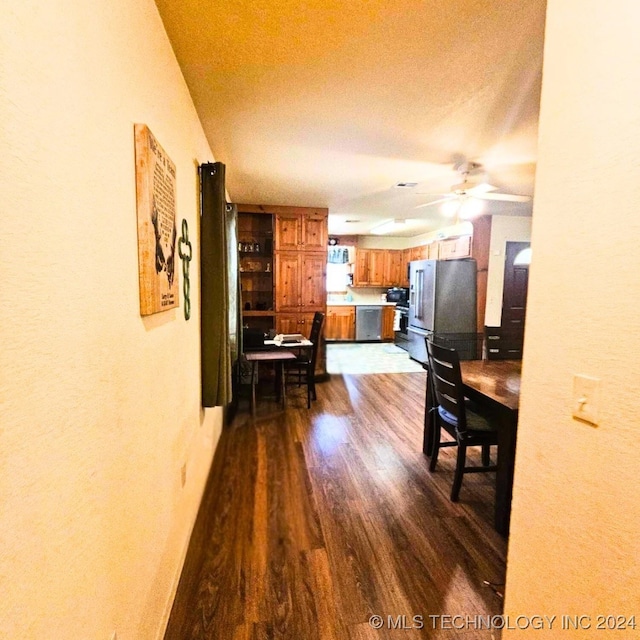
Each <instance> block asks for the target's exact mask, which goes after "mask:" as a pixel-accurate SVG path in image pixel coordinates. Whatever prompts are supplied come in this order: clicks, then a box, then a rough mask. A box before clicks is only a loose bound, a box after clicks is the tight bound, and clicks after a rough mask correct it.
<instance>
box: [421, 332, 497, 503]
mask: <svg viewBox="0 0 640 640" xmlns="http://www.w3.org/2000/svg"><path fill="white" fill-rule="evenodd" d="M427 355H428V360H429V369H428V372H429V379H430V380H431V384H432V385H433V387H432V391H433V412H434V413H433V415H434V419H435V428H434V441H433V444H434V448H433V453H432V458H431V464H430V469H431V470H433V469H435V462H434V457H436V460H437V450H438V448H439V447H441V446H450V445H448V444H447V443H444V445H443V443H441V442H440V436H441V429H444V430H445V431H447V432H448V433H449V434H451V435H452V436H453V437H454V438H455V443H453V444H457V445H458V455H457V458H456V470H455V474H454V478H453V486H452V487H451V500H452V502H457V501H458V497H459V495H460V487H461V486H462V478H463V476H464V474H465V473H482V472H487V471H496V470H497V466H496V465H491V464H490V462H491V461H490V447H491V446H492V445H497V444H498V432H497V431H496V429H495V427H494V426H493V425H492V424H491V422H490V420H489V419H488V418H487V417H486V416H482V415H480V414H479V413H476V412H475V411H472V410H471V409H469V407H468V406H467V404H468V403H467V402H465V397H464V391H463V386H462V375H461V373H460V358H459V356H458V352H457V351H456V350H455V349H448V348H446V347H441V346H439V345H437V344H434V343H433V342H431V341H430V340H427ZM435 432H437V438H438V442H437V443H436V438H435ZM473 446H480V447H482V466H467V447H473Z"/></svg>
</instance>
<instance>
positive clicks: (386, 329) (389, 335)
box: [381, 306, 396, 340]
mask: <svg viewBox="0 0 640 640" xmlns="http://www.w3.org/2000/svg"><path fill="white" fill-rule="evenodd" d="M395 312H396V308H395V306H393V307H392V306H387V307H382V332H381V337H382V339H383V340H393V339H394V338H395V337H396V334H395V332H394V330H393V320H394V317H395Z"/></svg>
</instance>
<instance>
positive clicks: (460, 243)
mask: <svg viewBox="0 0 640 640" xmlns="http://www.w3.org/2000/svg"><path fill="white" fill-rule="evenodd" d="M438 244H439V245H440V247H439V252H438V259H439V260H454V259H456V258H470V257H471V236H460V237H459V238H450V239H448V240H441V241H440V242H439V243H438Z"/></svg>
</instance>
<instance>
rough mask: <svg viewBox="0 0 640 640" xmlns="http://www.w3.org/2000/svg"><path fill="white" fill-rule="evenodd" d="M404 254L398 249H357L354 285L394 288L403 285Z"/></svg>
mask: <svg viewBox="0 0 640 640" xmlns="http://www.w3.org/2000/svg"><path fill="white" fill-rule="evenodd" d="M402 255H403V252H402V251H400V250H396V249H356V264H355V270H354V273H353V284H354V286H356V287H393V286H397V285H400V284H402V283H403V271H402V265H403V261H402Z"/></svg>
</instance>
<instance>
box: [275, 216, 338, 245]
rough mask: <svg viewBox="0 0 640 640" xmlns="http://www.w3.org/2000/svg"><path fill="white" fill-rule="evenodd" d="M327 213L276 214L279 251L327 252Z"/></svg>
mask: <svg viewBox="0 0 640 640" xmlns="http://www.w3.org/2000/svg"><path fill="white" fill-rule="evenodd" d="M327 241H328V234H327V213H326V211H322V210H318V211H314V210H307V211H304V212H302V211H296V210H295V208H294V210H293V211H286V212H280V213H277V214H276V250H277V251H324V252H326V250H327Z"/></svg>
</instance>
